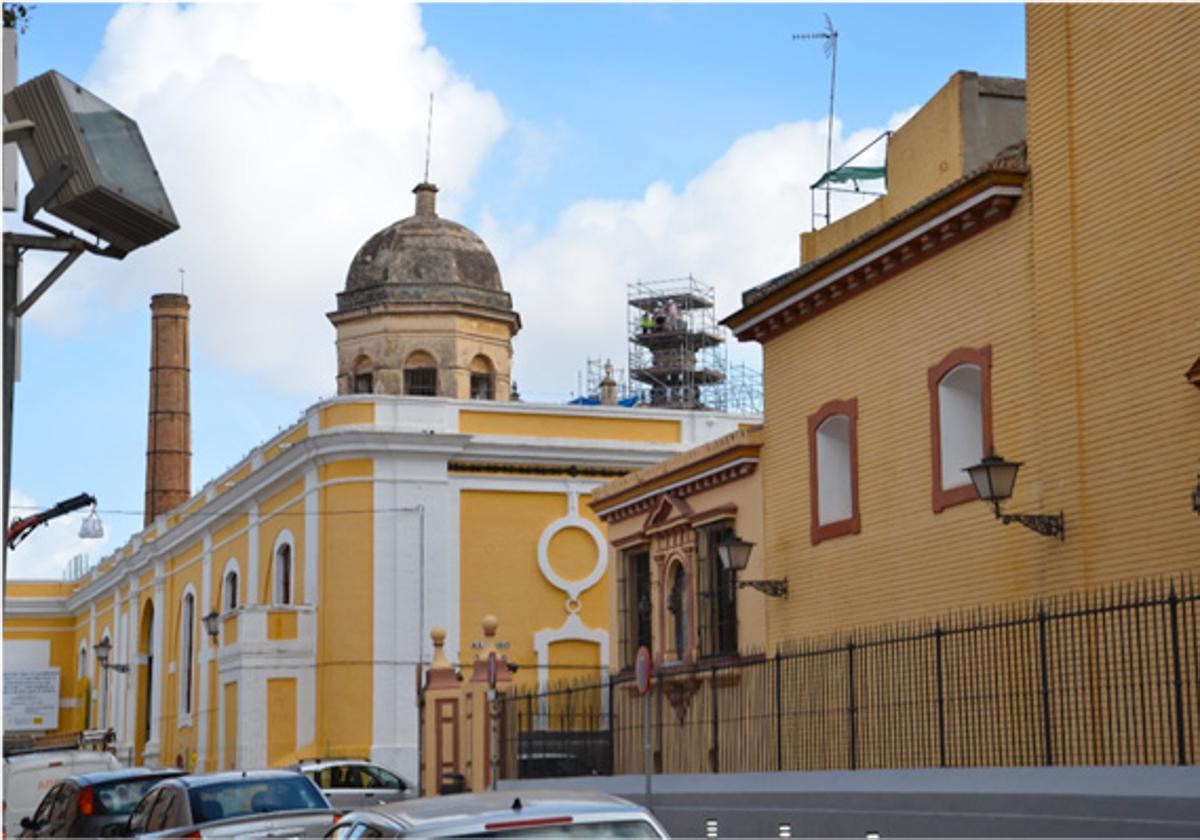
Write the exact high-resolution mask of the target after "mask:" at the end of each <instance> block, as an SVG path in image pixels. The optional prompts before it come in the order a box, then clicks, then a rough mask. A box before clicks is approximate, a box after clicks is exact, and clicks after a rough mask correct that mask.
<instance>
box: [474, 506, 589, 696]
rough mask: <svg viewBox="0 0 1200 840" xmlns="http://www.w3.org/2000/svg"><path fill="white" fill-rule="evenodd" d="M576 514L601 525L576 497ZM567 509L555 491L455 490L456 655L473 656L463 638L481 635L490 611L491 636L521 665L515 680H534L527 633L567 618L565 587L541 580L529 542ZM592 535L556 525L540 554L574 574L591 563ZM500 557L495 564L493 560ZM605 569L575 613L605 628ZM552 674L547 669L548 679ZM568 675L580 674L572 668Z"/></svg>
mask: <svg viewBox="0 0 1200 840" xmlns="http://www.w3.org/2000/svg"><path fill="white" fill-rule="evenodd" d="M579 506H580V514H581V515H582V516H583V517H585V518H586V519H589V520H591V521H592V522H594V523H596V525H597V527H599V528H600V530H601V533H603V531H604V526H603V524H602V523H600V522H599V520H597V519H596V518H595V516H594V515H593V514H592V512H591V510H590V509H588V508H587V497H582V498H581V499H580V503H579ZM566 514H567V497H566V496H565V495H564V494H561V493H513V492H507V493H506V492H493V491H477V490H465V491H463V492H462V494H461V496H460V498H459V516H460V522H461V526H460V533H459V556H460V558H461V573H460V574H461V578H460V579H461V587H462V612H461V625H460V628H459V632H460V633H461V636H460V638H461V640H462V641H461V650H462V656H463V657H464V659H467V660H468V661H467V662H466V663H465V664H466V665H467V666H469V665H470V662H471V661H473V657H472V655H471V648H470V643H471V642H472V641H475V640H482V639H483V631H482V630H481V629H480V624H479V622H480V619H481V618H482V617H483V616H484V615H485V614H487V613H492V614H493V615H495V616H496V618H497V619H499V621H500V629H499V631H498V634H497V636H498V639H499V640H500V641H508V642H511V643H512V648H511V649H510V650H509V651H508V656H509V659H510V660H511V661H514V662H517V663H518V664H520V665H521V666H523V667H521V668H520V669H519V670H518V672H517V674H516V677H515V681H516V682H517V683H536V681H537V669H536V668H535V667H532V666H535V665H536V664H537V653H536V651H535V650H534V648H533V636H534V633H536V632H537V631H539V630H542V629H547V628H557V627H560V626H561V625H562V623H563V621H564V620H565V619H566V618H567V615H568V613H567V610H566V608H565V605H566V601H567V595H566V593H564V592H563V591H562V590H560V589H558V588H556V587H554V586H553V585H551V584H550V582H549V581H547V580H546V579H545V578H544V577H543V576H542V573H541V571H540V569H539V568H538V562H537V544H538V539H539V538H540V537H541V534H542V532H543V531H544V530H545V529H546V528H547V527H548V526H549V525H550V524H551V523H552V522H554V520H556V519H558V518H560V517H563V516H565V515H566ZM595 552H596V549H595V543H593V542H592V540H591V538H590V537H588V536H587V535H586V534H584V533H583V532H582V531H580V530H578V529H574V528H573V529H569V530H566V531H560V532H559V534H558V535H556V536H555V538H554V539H552V540H551V543H550V546H549V550H548V555H549V557H550V562H551V564H552V565H553V566H554V568H555V569H556V570H557V571H558V573H559V574H560V576H562V577H565V578H568V579H573V580H577V579H579V578H582V577H585V576H586V574H587V572H588V571H589V570H590V569H591V568H592V566H593V565H594V561H593V560H592V559H591V558H594V557H595ZM501 559H503V562H504V566H503V570H501V569H500V568H499V567H498V565H497V563H498V561H500V560H501ZM608 598H609V582H608V575H606V576H605V577H604V578H602V579H601V580H600V582H599V583H597V584H596V585H595V586H593V587H592V588H591V589H588V590H587V591H585V592H584V593H583V594H582V596H581V598H580V602H581V603H580V611H579V617H580V619H581V620H582V621H583V623H584V624H585V625H587V626H588V627H591V628H595V629H608V627H609V615H608ZM560 676H563V675H560V674H554V673H551V678H552V679H557V678H559V677H560ZM569 676H571V677H575V676H579V677H582V676H584V674H582V673H576V672H574V671H572V672H571V673H570V674H569Z"/></svg>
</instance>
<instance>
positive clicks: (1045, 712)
mask: <svg viewBox="0 0 1200 840" xmlns="http://www.w3.org/2000/svg"><path fill="white" fill-rule="evenodd" d="M1038 650H1039V660H1040V665H1041V682H1042V689H1041V692H1042V749H1043V751H1044V752H1043V760H1044V763H1045V764H1047V765H1050V764H1053V763H1054V752H1053V746H1054V742H1053V739H1052V738H1051V734H1050V726H1051V723H1050V670H1049V662H1048V659H1047V656H1046V609H1045V607H1039V608H1038Z"/></svg>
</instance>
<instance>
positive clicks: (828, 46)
mask: <svg viewBox="0 0 1200 840" xmlns="http://www.w3.org/2000/svg"><path fill="white" fill-rule="evenodd" d="M792 40H793V41H812V40H824V41H825V47H824V52H825V55H827V56H829V57H830V58H831V59H832V62H831V64H830V70H829V130H828V136H827V137H826V138H825V171H826V172H828V171H830V170H831V169H833V95H834V91H835V90H836V86H837V41H838V31H837V30H836V29H834V28H833V21H832V20H830V19H829V15H828V14H826V15H825V31H824V32H803V33H800V34H797V35H793V36H792ZM829 222H830V206H829V192H828V190H827V191H826V192H825V224H826V225H828V224H829Z"/></svg>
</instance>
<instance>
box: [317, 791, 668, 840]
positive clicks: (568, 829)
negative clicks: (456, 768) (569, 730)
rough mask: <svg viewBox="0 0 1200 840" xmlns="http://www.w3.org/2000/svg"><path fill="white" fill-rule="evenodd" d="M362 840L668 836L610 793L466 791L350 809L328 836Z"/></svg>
mask: <svg viewBox="0 0 1200 840" xmlns="http://www.w3.org/2000/svg"><path fill="white" fill-rule="evenodd" d="M325 836H326V837H333V838H339V840H357V838H359V837H409V836H414V837H511V838H514V839H515V838H517V837H539V836H540V837H550V836H553V837H643V838H663V837H667V832H666V831H665V830H664V829H663V827H662V826H661V825H660V824H659V823H658V821H657V820H656V819H654V817H652V816H651V815H650V813H649V812H648V811H647V810H646V809H645V808H642V807H640V806H638V805H635V804H633V803H632V802H630V801H628V800H626V799H621V798H620V797H617V796H610V795H608V794H606V793H591V792H572V791H560V790H544V791H535V790H516V791H509V792H495V791H493V792H490V793H464V794H459V795H457V796H439V797H429V798H426V799H410V800H406V801H404V802H396V803H394V804H392V805H386V806H384V807H381V808H376V809H374V810H371V811H351V812H350V813H348V814H345V815H343V816H341V817H339V818H338V821H337V824H336V825H335V826H334V827H333V828H332V829H331V830H330V831H329V832H328V833H327V834H326V835H325Z"/></svg>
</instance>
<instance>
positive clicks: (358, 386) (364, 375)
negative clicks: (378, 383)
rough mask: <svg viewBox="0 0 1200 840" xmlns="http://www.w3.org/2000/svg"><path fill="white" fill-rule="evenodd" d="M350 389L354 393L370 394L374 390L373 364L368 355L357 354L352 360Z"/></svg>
mask: <svg viewBox="0 0 1200 840" xmlns="http://www.w3.org/2000/svg"><path fill="white" fill-rule="evenodd" d="M350 386H351V387H350V390H351V392H352V393H355V394H371V393H374V392H375V366H374V365H373V364H372V363H371V359H370V357H368V356H359V357H358V359H357V360H356V361H355V362H354V374H353V379H352V380H351V383H350Z"/></svg>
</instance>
